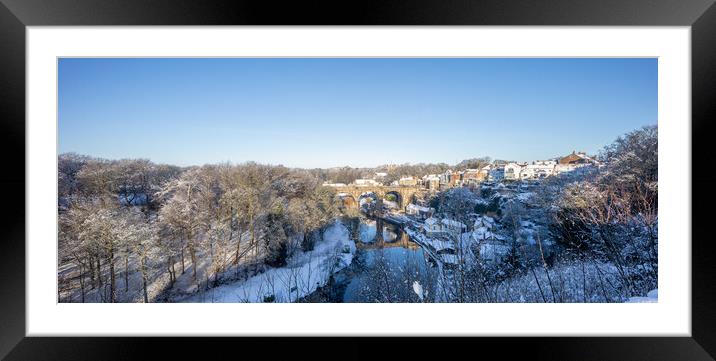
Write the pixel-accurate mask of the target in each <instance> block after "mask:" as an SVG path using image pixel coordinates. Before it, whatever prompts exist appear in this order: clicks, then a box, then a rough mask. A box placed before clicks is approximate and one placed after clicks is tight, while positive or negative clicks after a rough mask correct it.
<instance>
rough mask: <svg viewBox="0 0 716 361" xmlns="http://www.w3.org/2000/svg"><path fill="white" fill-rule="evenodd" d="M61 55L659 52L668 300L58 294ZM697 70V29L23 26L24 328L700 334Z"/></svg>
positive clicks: (662, 260)
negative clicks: (694, 263) (694, 330)
mask: <svg viewBox="0 0 716 361" xmlns="http://www.w3.org/2000/svg"><path fill="white" fill-rule="evenodd" d="M65 56H67V57H70V56H72V57H82V56H87V57H128V56H142V57H154V56H161V57H186V56H190V57H208V56H211V57H213V56H221V57H286V56H295V57H319V56H320V57H355V56H362V57H365V56H380V57H394V56H395V57H432V56H440V57H444V56H449V57H456V56H458V57H460V56H466V57H658V58H659V70H658V72H659V81H658V83H659V105H658V114H659V119H658V125H659V143H660V148H661V150H662V151H661V152H660V153H659V178H660V184H659V188H660V197H659V203H660V207H659V208H660V218H661V220H662V222H661V225H660V227H659V238H660V239H661V240H662V242H661V243H660V244H659V271H660V272H659V288H660V290H659V302H658V303H654V304H462V305H459V304H209V305H207V304H58V303H57V296H56V295H57V294H56V287H57V283H56V275H57V274H56V262H57V259H56V251H57V242H56V239H57V232H56V230H57V229H56V227H57V221H56V219H57V209H56V200H57V193H56V192H57V188H56V179H57V178H56V177H57V153H56V149H57V128H56V125H57V124H56V114H57V103H56V96H57V94H56V93H57V87H56V79H57V57H65ZM690 76H691V58H690V27H401V28H393V27H361V28H358V27H190V28H189V27H28V28H27V135H26V136H27V139H26V140H27V142H26V155H27V168H26V169H27V174H26V176H27V185H26V187H27V189H26V195H27V209H26V212H27V214H26V217H27V218H26V219H27V224H26V227H27V239H26V268H27V273H26V285H27V287H26V293H27V294H26V296H27V298H26V299H27V306H26V307H27V315H26V318H27V319H26V327H27V330H26V332H27V335H28V336H56V335H76V336H124V335H215V336H221V335H301V336H305V335H331V336H333V335H398V334H399V335H490V336H525V335H540V336H633V335H644V336H691V278H690V275H691V225H690V220H691V207H690V206H691V204H690V203H691V168H690V164H691V162H690V159H691V154H690V148H691V144H690V139H691V136H690V134H691V125H690V124H691V122H690V119H691V80H690ZM53 129H54V131H53ZM664 150H668V152H665V151H664ZM667 204H668V205H669V207H664V205H667ZM187 315H196V317H187ZM431 315H432V316H434V317H430V316H431ZM505 315H510V317H507V316H505ZM100 320H101V321H100Z"/></svg>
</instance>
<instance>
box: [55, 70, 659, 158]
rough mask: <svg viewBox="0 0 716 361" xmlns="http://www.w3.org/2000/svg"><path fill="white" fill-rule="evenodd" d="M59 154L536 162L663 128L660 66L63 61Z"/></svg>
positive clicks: (596, 148) (593, 150) (595, 148)
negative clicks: (659, 125) (487, 158)
mask: <svg viewBox="0 0 716 361" xmlns="http://www.w3.org/2000/svg"><path fill="white" fill-rule="evenodd" d="M58 78H59V79H58V82H59V83H58V89H59V115H58V122H59V151H60V152H61V153H64V152H77V153H81V154H87V155H92V156H97V157H103V158H114V159H117V158H149V159H151V160H153V161H155V162H159V163H171V164H176V165H182V166H185V165H199V164H204V163H218V162H224V161H231V162H235V163H239V162H244V161H249V160H252V161H256V162H260V163H269V164H283V165H285V166H289V167H311V168H312V167H333V166H342V165H349V166H376V165H380V164H386V163H404V162H410V163H418V162H426V163H429V162H446V163H450V164H454V163H456V162H458V161H460V160H463V159H467V158H474V157H481V156H490V157H492V158H493V159H494V158H498V159H509V160H517V161H531V160H537V159H545V158H551V157H555V156H558V155H562V154H566V153H569V152H571V151H572V150H584V151H587V152H589V153H595V152H597V151H598V150H599V149H601V148H602V147H603V146H604V145H606V144H608V143H610V142H611V141H613V140H614V139H615V138H616V137H618V136H619V135H621V134H623V133H625V132H628V131H631V130H633V129H636V128H639V127H641V126H644V125H651V124H656V123H657V59H613V58H606V59H499V58H493V59H485V58H482V59H474V58H469V59H465V58H437V59H436V58H426V59H420V58H418V59H416V58H409V59H405V58H403V59H400V58H394V59H376V58H363V59H340V58H338V59H318V58H313V59H296V58H280V59H207V58H195V59H175V58H156V59H131V58H130V59H127V58H119V59H103V58H98V59H78V58H65V59H60V61H59V76H58Z"/></svg>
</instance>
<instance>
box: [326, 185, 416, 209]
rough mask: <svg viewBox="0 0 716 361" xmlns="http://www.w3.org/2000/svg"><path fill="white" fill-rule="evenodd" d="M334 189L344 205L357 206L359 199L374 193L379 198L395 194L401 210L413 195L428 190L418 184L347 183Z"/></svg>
mask: <svg viewBox="0 0 716 361" xmlns="http://www.w3.org/2000/svg"><path fill="white" fill-rule="evenodd" d="M333 188H334V189H335V190H336V194H337V195H338V196H339V197H341V198H342V199H343V204H345V205H346V206H355V207H358V205H359V204H360V200H361V199H362V198H365V197H370V196H371V194H374V195H375V196H376V197H378V198H380V199H385V197H386V196H387V195H389V194H392V195H394V196H395V198H396V200H397V203H398V207H400V209H401V210H405V207H407V206H408V204H410V202H411V201H412V199H413V197H416V198H421V197H423V196H424V195H425V194H426V193H428V192H429V190H428V189H426V188H423V187H419V186H356V185H347V186H341V187H333Z"/></svg>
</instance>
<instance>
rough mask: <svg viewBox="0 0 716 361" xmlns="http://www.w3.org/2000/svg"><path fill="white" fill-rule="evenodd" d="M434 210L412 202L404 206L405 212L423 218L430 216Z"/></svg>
mask: <svg viewBox="0 0 716 361" xmlns="http://www.w3.org/2000/svg"><path fill="white" fill-rule="evenodd" d="M434 212H435V210H434V209H432V208H429V207H423V206H419V205H416V204H414V203H410V204H408V206H407V207H405V213H407V214H409V215H411V216H416V217H419V218H423V219H427V218H430V217H432V215H433V213H434Z"/></svg>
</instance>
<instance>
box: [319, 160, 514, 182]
mask: <svg viewBox="0 0 716 361" xmlns="http://www.w3.org/2000/svg"><path fill="white" fill-rule="evenodd" d="M496 162H504V161H496ZM490 163H491V159H490V157H481V158H472V159H466V160H463V161H461V162H459V163H458V164H454V165H450V164H447V163H417V164H410V163H404V164H393V165H380V166H377V167H374V168H352V167H339V168H328V169H313V170H311V171H310V172H311V173H313V174H315V175H316V176H317V177H318V178H320V179H322V180H323V181H327V182H333V183H345V184H349V183H353V181H355V180H356V179H362V178H368V179H372V178H373V177H374V176H375V174H376V173H386V176H385V177H383V178H381V179H380V180H381V181H382V182H383V183H386V184H389V183H391V182H393V181H397V180H398V179H400V178H401V177H407V176H416V177H422V176H424V175H426V174H440V173H444V172H445V171H447V170H448V169H452V170H456V171H462V170H465V169H479V168H482V167H484V166H486V165H488V164H490Z"/></svg>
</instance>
